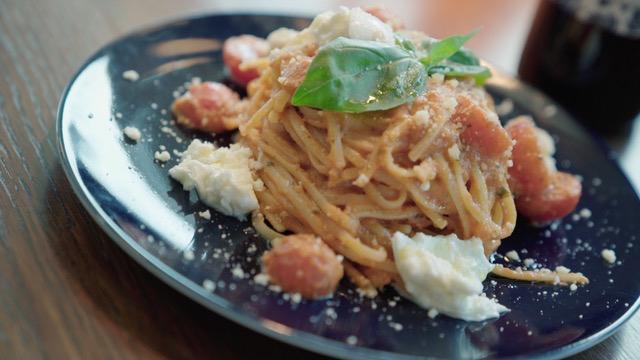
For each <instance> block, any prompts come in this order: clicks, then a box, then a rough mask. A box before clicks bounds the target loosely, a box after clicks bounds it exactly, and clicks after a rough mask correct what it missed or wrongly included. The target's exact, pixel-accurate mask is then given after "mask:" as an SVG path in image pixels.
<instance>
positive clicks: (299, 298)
mask: <svg viewBox="0 0 640 360" xmlns="http://www.w3.org/2000/svg"><path fill="white" fill-rule="evenodd" d="M300 301H302V295H300V293H294V294H292V295H291V302H293V303H295V304H298V303H300Z"/></svg>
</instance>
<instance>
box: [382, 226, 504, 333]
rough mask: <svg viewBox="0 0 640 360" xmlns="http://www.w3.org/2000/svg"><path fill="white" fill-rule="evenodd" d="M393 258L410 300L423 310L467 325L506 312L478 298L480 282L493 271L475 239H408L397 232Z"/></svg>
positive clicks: (489, 300)
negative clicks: (461, 321)
mask: <svg viewBox="0 0 640 360" xmlns="http://www.w3.org/2000/svg"><path fill="white" fill-rule="evenodd" d="M392 243H393V254H394V258H395V261H396V266H397V267H398V272H399V273H400V277H401V278H402V281H403V282H404V285H405V288H406V291H407V292H408V295H409V297H410V299H411V300H413V301H414V302H416V303H417V304H418V305H420V306H422V307H424V308H425V309H435V310H436V311H438V312H440V313H443V314H446V315H449V316H451V317H454V318H459V319H463V320H467V321H482V320H485V319H489V318H495V317H498V316H500V313H502V312H505V311H508V310H509V309H507V308H506V307H504V306H502V305H500V304H498V303H497V302H496V301H494V300H492V299H489V298H487V297H486V296H483V295H481V293H482V281H483V280H484V279H485V278H486V276H487V274H488V273H489V272H491V270H493V264H491V263H490V262H489V260H487V258H486V257H485V256H484V249H483V247H482V241H481V240H480V239H478V238H471V239H469V240H460V239H458V237H457V236H456V235H454V234H452V235H447V236H443V235H438V236H431V235H426V234H423V233H418V234H416V235H415V236H414V237H413V238H409V237H408V236H406V235H405V234H403V233H400V232H396V233H395V234H394V235H393V238H392Z"/></svg>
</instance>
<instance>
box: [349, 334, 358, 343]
mask: <svg viewBox="0 0 640 360" xmlns="http://www.w3.org/2000/svg"><path fill="white" fill-rule="evenodd" d="M346 342H347V344H349V345H355V344H357V343H358V338H357V337H356V336H355V335H349V336H347V340H346Z"/></svg>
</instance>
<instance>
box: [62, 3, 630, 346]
mask: <svg viewBox="0 0 640 360" xmlns="http://www.w3.org/2000/svg"><path fill="white" fill-rule="evenodd" d="M307 24H308V20H307V19H303V18H294V17H284V16H266V15H259V16H258V15H211V16H204V17H199V18H193V19H187V20H182V21H178V22H174V23H171V24H168V25H163V26H159V27H155V28H152V29H149V30H146V31H141V32H137V33H135V34H132V35H130V36H127V37H125V38H123V39H121V40H118V41H116V42H114V43H112V44H111V45H108V46H106V47H104V48H103V49H102V50H100V51H99V52H98V53H97V54H95V55H94V56H92V57H91V58H90V59H89V60H88V61H87V62H86V63H85V64H84V66H82V68H81V69H80V70H79V72H78V73H77V74H76V76H75V77H74V78H73V80H72V81H71V83H70V85H69V86H68V87H67V89H66V91H65V92H64V95H63V96H62V100H61V103H60V109H59V113H58V123H57V125H58V141H59V149H60V155H61V158H62V162H63V164H64V165H63V166H64V169H65V172H66V174H67V176H68V178H69V181H70V183H71V185H72V187H73V189H74V191H75V192H76V194H77V196H78V197H79V198H80V200H81V201H82V203H83V204H84V206H85V207H86V208H87V211H89V213H90V214H91V215H92V216H93V217H94V219H95V220H96V221H97V222H98V223H99V224H100V225H101V226H102V228H103V229H104V230H105V231H106V232H107V233H108V234H109V235H110V236H111V237H112V238H113V240H114V241H115V242H116V243H117V244H118V245H120V246H121V247H122V248H123V249H124V250H125V251H126V252H128V253H129V254H130V255H131V256H132V257H133V258H134V259H136V260H137V261H138V262H139V263H140V264H141V265H143V266H144V267H146V268H147V269H149V271H151V272H152V273H154V274H155V275H157V276H158V277H160V278H161V279H163V280H164V281H166V282H167V283H168V284H170V285H171V286H173V287H175V288H176V289H178V290H179V291H181V292H182V293H184V294H185V295H187V296H189V297H190V298H192V299H194V300H195V301H197V302H199V303H201V304H203V305H204V306H206V307H208V308H210V309H211V310H213V311H215V312H217V313H219V314H221V315H223V316H225V317H227V318H229V319H231V320H233V321H236V322H238V323H240V324H242V325H244V326H247V327H249V328H251V329H253V330H255V331H258V332H260V333H262V334H265V335H267V336H271V337H273V338H275V339H278V340H282V341H284V342H287V343H289V344H293V345H296V346H300V347H303V348H306V349H309V350H312V351H316V352H320V353H324V354H328V355H333V356H337V357H343V358H367V359H376V358H386V359H388V358H398V359H400V358H414V357H425V356H426V357H435V358H483V357H491V358H503V357H512V356H531V357H544V358H559V357H564V356H568V355H570V354H574V353H576V352H579V351H581V350H584V349H586V348H588V347H590V346H593V345H594V344H596V343H597V342H599V341H602V340H603V339H604V338H606V337H607V336H609V335H611V334H612V333H613V332H614V331H615V330H616V329H617V328H618V327H619V326H620V325H621V324H622V323H623V322H624V321H625V320H627V319H628V318H629V317H630V316H631V314H633V312H634V311H635V310H636V309H637V307H638V305H639V303H638V301H637V300H638V296H639V294H640V282H638V281H637V279H636V274H638V273H640V262H637V261H634V259H638V258H640V246H638V245H637V244H636V239H635V234H638V233H640V231H639V230H640V229H639V226H638V221H637V216H638V214H640V202H639V201H638V198H637V196H636V194H635V192H634V191H633V189H632V188H631V186H630V185H629V183H628V181H627V180H626V179H625V177H624V176H623V175H622V173H621V171H620V170H619V168H618V166H617V165H616V164H615V163H614V162H613V161H612V160H611V159H609V158H608V155H607V154H606V151H605V150H604V148H603V147H602V146H601V145H599V143H597V142H596V141H594V139H593V138H592V137H591V136H589V135H588V134H587V133H586V132H585V131H584V130H583V129H582V128H581V127H579V126H578V125H576V123H575V122H574V121H573V120H572V119H571V118H569V116H568V115H567V114H566V113H565V112H564V111H562V110H561V109H559V108H557V107H555V106H554V104H553V103H552V102H550V101H549V99H547V98H546V97H544V96H542V95H541V94H540V93H538V92H536V91H534V90H532V89H531V88H529V87H527V86H525V85H523V84H522V83H520V82H518V81H516V80H513V79H509V78H507V77H504V76H500V75H497V76H494V78H493V79H492V80H491V82H490V84H489V86H488V88H489V90H490V92H491V93H492V94H493V95H494V96H495V98H496V103H498V104H500V103H502V101H503V100H504V99H509V100H508V101H511V102H513V109H511V110H512V111H510V114H508V115H507V116H504V118H505V119H506V118H508V117H509V116H514V115H516V114H531V115H533V116H534V118H535V119H536V120H537V122H538V123H539V124H541V126H543V127H544V128H546V129H548V130H549V131H550V133H551V134H552V135H553V136H554V138H555V139H556V140H557V148H558V152H557V158H558V165H559V167H560V168H561V169H566V170H568V171H571V172H574V173H577V174H580V175H581V176H582V177H583V186H584V195H583V197H582V200H581V201H580V204H579V206H578V211H579V210H581V209H589V211H583V212H582V215H583V216H580V215H579V214H577V213H576V214H573V215H570V216H568V217H567V218H566V219H564V220H562V221H559V222H556V223H554V224H552V225H551V226H549V227H545V228H536V227H532V226H529V225H528V224H527V223H525V222H524V221H520V222H519V223H518V226H517V230H516V232H515V233H514V234H513V236H511V238H509V239H508V240H506V241H505V242H504V245H503V247H502V248H501V252H502V253H504V252H506V251H507V250H510V249H517V250H519V252H520V254H521V256H522V257H531V258H534V259H537V260H538V261H540V262H541V263H543V264H544V265H546V266H547V267H551V268H553V267H555V266H556V265H559V264H562V265H564V266H567V267H569V268H571V269H574V270H577V271H582V272H584V273H585V274H586V275H587V276H588V277H589V278H590V280H591V283H590V284H589V285H587V286H585V287H580V288H579V289H578V290H577V291H573V292H572V291H571V290H570V289H569V288H566V287H556V286H549V285H538V284H530V283H525V282H521V283H517V282H513V281H506V280H503V279H499V278H495V279H493V278H492V279H489V280H487V281H486V282H485V285H486V292H487V294H488V295H489V296H493V295H494V294H495V295H496V296H497V297H498V298H499V299H500V302H501V303H503V304H504V305H506V306H507V307H509V308H510V309H511V310H512V311H511V312H509V313H507V314H505V315H504V316H502V317H501V318H499V319H495V320H493V321H486V322H480V323H467V322H464V321H458V320H454V319H450V318H447V317H443V316H440V317H437V318H436V319H433V320H432V319H429V318H428V316H427V314H426V311H424V310H422V309H420V308H418V307H417V306H415V305H414V304H412V303H411V302H408V301H405V300H402V299H400V298H399V297H398V295H397V294H396V293H395V291H393V290H392V289H389V290H387V291H386V292H385V293H384V294H382V296H380V297H379V298H377V299H375V300H369V299H362V298H360V297H359V296H358V295H357V294H356V292H355V291H354V289H353V288H352V287H351V286H350V285H349V284H348V283H347V282H346V281H345V282H344V283H343V284H341V287H340V289H339V291H338V292H337V293H336V294H335V296H334V297H333V298H332V299H327V300H324V301H302V302H300V303H296V302H294V301H291V300H290V299H286V298H283V296H282V294H278V293H275V292H273V291H271V290H268V289H266V288H264V287H263V286H261V285H258V284H255V283H254V282H253V280H252V278H253V275H255V273H256V271H257V270H258V263H257V259H258V258H259V255H260V253H261V252H262V251H263V250H264V248H265V242H264V241H263V240H262V239H260V238H259V237H258V236H256V234H255V232H254V231H253V229H252V228H251V227H250V224H249V223H248V222H242V221H238V220H236V219H233V218H229V217H225V216H222V215H219V214H217V213H213V214H212V218H211V220H207V219H204V218H202V217H200V216H198V214H197V212H198V211H203V210H205V208H204V207H203V206H202V205H201V204H200V203H198V201H197V198H196V197H195V195H194V194H189V193H187V192H185V191H183V190H182V189H181V187H180V186H179V184H177V183H176V182H174V181H172V180H171V179H170V178H169V177H168V175H167V171H168V169H169V168H170V167H171V166H173V165H175V164H176V163H177V160H178V157H177V156H176V155H175V154H172V158H171V160H170V161H169V162H168V163H167V164H165V165H162V164H159V163H157V162H155V161H154V152H155V151H158V150H159V148H160V146H165V147H166V148H167V149H168V150H169V151H170V152H172V150H173V149H176V150H179V151H181V150H184V149H185V148H186V146H187V145H188V143H189V141H190V140H191V139H193V138H196V137H199V138H207V136H205V135H202V134H198V133H194V132H190V131H187V130H185V129H182V128H180V127H177V126H175V125H173V124H172V123H171V122H170V120H171V115H170V113H169V110H168V108H169V106H170V104H171V102H172V101H173V98H174V97H173V96H174V95H173V94H174V91H180V90H181V89H183V86H184V83H185V82H188V81H189V80H190V79H191V78H192V77H200V78H202V79H204V80H218V81H221V80H222V79H224V78H225V72H224V70H223V65H222V61H221V52H220V48H221V45H222V42H223V41H224V39H225V38H227V37H228V36H231V35H236V34H245V33H250V34H256V35H258V36H265V35H266V34H268V33H269V32H270V31H272V30H274V29H276V28H278V27H281V26H286V27H293V28H301V27H304V26H306V25H307ZM130 69H133V70H136V71H137V72H138V73H139V74H140V79H139V80H138V81H135V82H131V81H128V80H126V79H124V78H123V76H122V73H123V72H124V71H126V70H130ZM502 107H503V108H504V109H505V110H509V106H506V105H503V106H502ZM125 126H135V127H137V128H139V129H140V130H141V131H142V134H143V135H142V141H140V142H138V143H137V144H136V143H134V142H131V141H130V140H127V139H126V138H124V137H123V134H122V129H123V128H124V127H125ZM208 139H209V140H215V141H217V142H219V143H221V144H224V143H227V142H229V140H230V139H229V136H228V135H227V136H226V137H225V136H221V137H218V138H216V139H210V138H208ZM588 212H591V216H586V215H589V214H588ZM604 248H611V249H614V250H615V251H616V253H617V255H618V259H619V261H618V262H617V263H616V264H614V265H608V264H607V263H605V262H604V261H603V260H602V257H601V256H600V251H601V250H602V249H604ZM491 280H493V281H491ZM214 287H215V289H214Z"/></svg>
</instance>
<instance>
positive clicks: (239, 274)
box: [231, 265, 244, 279]
mask: <svg viewBox="0 0 640 360" xmlns="http://www.w3.org/2000/svg"><path fill="white" fill-rule="evenodd" d="M231 274H232V275H233V277H234V278H238V279H242V278H244V270H242V268H241V267H240V265H237V266H235V267H234V268H233V269H231Z"/></svg>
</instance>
